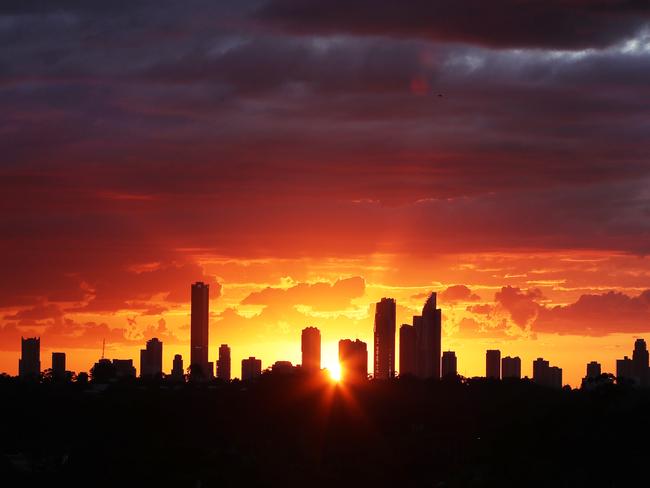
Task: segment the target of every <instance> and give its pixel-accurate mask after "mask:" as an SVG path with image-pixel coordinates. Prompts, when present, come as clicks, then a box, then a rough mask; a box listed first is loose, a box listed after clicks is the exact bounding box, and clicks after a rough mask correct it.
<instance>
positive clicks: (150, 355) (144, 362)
mask: <svg viewBox="0 0 650 488" xmlns="http://www.w3.org/2000/svg"><path fill="white" fill-rule="evenodd" d="M162 358H163V343H162V342H160V341H159V340H158V339H157V338H155V337H154V338H153V339H149V340H148V341H147V346H146V349H140V377H141V378H157V377H160V376H161V375H162Z"/></svg>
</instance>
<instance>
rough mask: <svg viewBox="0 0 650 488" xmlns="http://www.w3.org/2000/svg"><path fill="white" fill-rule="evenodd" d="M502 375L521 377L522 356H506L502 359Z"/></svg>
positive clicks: (504, 376)
mask: <svg viewBox="0 0 650 488" xmlns="http://www.w3.org/2000/svg"><path fill="white" fill-rule="evenodd" d="M501 377H502V378H503V379H505V378H516V379H518V380H519V379H521V358H519V356H515V357H514V358H511V357H510V356H506V357H504V358H503V359H502V360H501Z"/></svg>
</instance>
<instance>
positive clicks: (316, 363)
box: [300, 327, 320, 373]
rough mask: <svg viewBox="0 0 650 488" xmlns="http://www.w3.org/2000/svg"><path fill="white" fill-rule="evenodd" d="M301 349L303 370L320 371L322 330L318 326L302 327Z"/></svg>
mask: <svg viewBox="0 0 650 488" xmlns="http://www.w3.org/2000/svg"><path fill="white" fill-rule="evenodd" d="M300 349H301V351H302V369H303V371H307V372H309V373H314V372H317V371H320V330H318V329H317V328H316V327H306V328H304V329H302V335H301V336H300Z"/></svg>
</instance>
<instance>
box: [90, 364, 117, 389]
mask: <svg viewBox="0 0 650 488" xmlns="http://www.w3.org/2000/svg"><path fill="white" fill-rule="evenodd" d="M90 377H91V378H92V380H93V381H94V382H97V383H108V382H109V381H115V365H114V364H113V362H112V361H111V360H110V359H104V358H102V359H100V360H99V361H97V362H96V363H95V365H94V366H93V367H92V368H90Z"/></svg>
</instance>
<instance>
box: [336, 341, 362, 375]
mask: <svg viewBox="0 0 650 488" xmlns="http://www.w3.org/2000/svg"><path fill="white" fill-rule="evenodd" d="M339 364H340V365H341V380H342V381H343V382H345V383H360V382H363V381H365V380H367V379H368V346H367V345H366V343H365V342H363V341H360V340H359V339H357V340H356V341H353V340H350V339H343V340H340V341H339Z"/></svg>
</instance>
